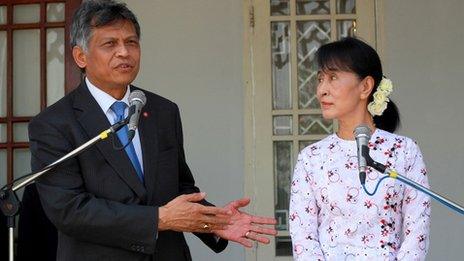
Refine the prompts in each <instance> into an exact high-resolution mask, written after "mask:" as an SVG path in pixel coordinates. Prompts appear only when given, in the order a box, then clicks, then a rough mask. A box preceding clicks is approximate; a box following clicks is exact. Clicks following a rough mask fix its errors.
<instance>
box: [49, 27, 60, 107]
mask: <svg viewBox="0 0 464 261" xmlns="http://www.w3.org/2000/svg"><path fill="white" fill-rule="evenodd" d="M63 96H64V28H54V29H48V30H47V105H52V104H53V103H55V102H56V101H58V100H59V99H61V98H62V97H63Z"/></svg>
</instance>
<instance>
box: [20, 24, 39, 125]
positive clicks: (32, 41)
mask: <svg viewBox="0 0 464 261" xmlns="http://www.w3.org/2000/svg"><path fill="white" fill-rule="evenodd" d="M39 47H40V31H39V30H36V29H33V30H15V31H13V90H14V91H13V115H14V116H34V115H36V114H37V113H39V111H40V51H39Z"/></svg>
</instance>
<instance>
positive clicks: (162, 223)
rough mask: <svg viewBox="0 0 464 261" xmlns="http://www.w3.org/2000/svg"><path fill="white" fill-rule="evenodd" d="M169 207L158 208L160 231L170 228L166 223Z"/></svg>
mask: <svg viewBox="0 0 464 261" xmlns="http://www.w3.org/2000/svg"><path fill="white" fill-rule="evenodd" d="M166 212H167V209H166V207H165V206H162V207H159V208H158V231H163V230H168V227H167V224H166V215H167V213H166Z"/></svg>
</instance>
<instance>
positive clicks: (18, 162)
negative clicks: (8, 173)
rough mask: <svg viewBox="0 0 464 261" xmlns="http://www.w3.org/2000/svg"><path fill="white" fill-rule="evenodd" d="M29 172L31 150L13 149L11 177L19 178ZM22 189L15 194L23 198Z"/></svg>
mask: <svg viewBox="0 0 464 261" xmlns="http://www.w3.org/2000/svg"><path fill="white" fill-rule="evenodd" d="M30 172H31V152H30V151H29V149H15V150H14V151H13V177H14V178H15V179H16V178H19V177H22V176H24V175H26V174H28V173H30ZM23 192H24V189H20V190H18V192H17V193H16V195H17V196H18V198H19V199H22V198H23Z"/></svg>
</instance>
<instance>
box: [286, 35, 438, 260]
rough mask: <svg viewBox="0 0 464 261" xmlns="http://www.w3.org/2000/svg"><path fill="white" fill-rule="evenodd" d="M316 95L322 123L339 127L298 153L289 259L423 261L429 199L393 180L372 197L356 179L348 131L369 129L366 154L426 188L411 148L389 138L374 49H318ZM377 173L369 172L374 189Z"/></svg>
mask: <svg viewBox="0 0 464 261" xmlns="http://www.w3.org/2000/svg"><path fill="white" fill-rule="evenodd" d="M317 61H318V65H319V72H318V81H319V84H318V86H317V97H318V99H319V102H320V105H321V109H322V114H323V117H324V118H325V119H337V120H338V124H339V130H338V132H337V133H336V134H332V135H330V136H328V137H327V138H325V139H323V140H321V141H319V142H317V143H314V144H312V145H310V146H308V147H306V148H305V149H303V150H302V151H301V152H300V154H299V156H298V162H297V164H296V166H295V172H294V175H293V181H292V186H291V199H290V216H289V220H290V235H291V237H292V243H293V257H294V259H295V260H347V259H348V260H424V259H425V256H426V254H427V249H428V245H429V225H430V198H429V197H428V196H427V195H425V194H423V193H422V192H418V191H416V190H415V189H413V188H411V187H409V186H406V185H404V184H402V183H401V182H400V181H398V180H394V179H386V180H384V181H383V182H382V183H381V184H380V186H379V189H378V191H377V193H376V194H375V195H374V196H368V195H367V194H366V193H365V192H364V190H363V189H362V186H361V185H360V182H359V175H358V166H357V150H356V141H355V140H354V135H353V130H354V129H355V128H356V127H357V126H358V125H360V124H362V123H364V124H367V125H368V126H369V127H370V129H371V130H373V133H372V137H371V140H370V141H369V148H370V155H371V157H372V158H373V159H374V160H375V161H377V162H380V163H382V164H385V165H387V166H388V167H390V168H393V169H395V170H397V171H398V172H399V173H400V174H402V175H404V176H406V177H408V178H410V179H411V180H413V181H416V182H418V183H419V184H422V185H424V186H426V187H428V180H427V175H426V173H427V171H426V169H425V165H424V161H423V158H422V154H421V152H420V150H419V147H418V146H417V144H416V143H415V142H414V141H413V140H411V139H409V138H407V137H403V136H399V135H396V134H393V132H394V131H395V130H396V129H397V127H398V125H399V123H400V119H399V113H398V109H397V107H396V106H395V105H394V104H393V102H392V101H391V100H390V99H389V98H388V97H389V95H390V93H391V92H392V84H391V82H390V80H388V79H386V78H384V77H383V73H382V66H381V63H380V59H379V56H378V54H377V53H376V51H375V50H374V49H373V48H372V47H370V46H369V45H367V44H366V43H364V42H362V41H360V40H357V39H354V38H345V39H342V40H340V41H337V42H333V43H329V44H326V45H324V46H322V47H321V48H320V49H319V50H318V52H317ZM382 176H383V174H381V173H379V172H377V171H375V170H373V169H368V173H367V179H366V187H367V189H369V190H370V191H372V190H373V189H374V187H375V185H376V184H377V182H378V180H379V179H380V178H381V177H382Z"/></svg>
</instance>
